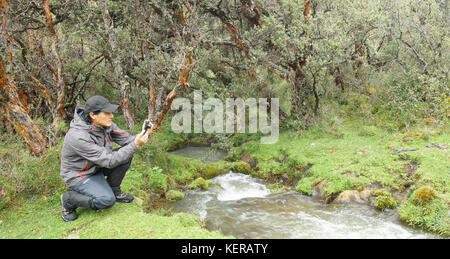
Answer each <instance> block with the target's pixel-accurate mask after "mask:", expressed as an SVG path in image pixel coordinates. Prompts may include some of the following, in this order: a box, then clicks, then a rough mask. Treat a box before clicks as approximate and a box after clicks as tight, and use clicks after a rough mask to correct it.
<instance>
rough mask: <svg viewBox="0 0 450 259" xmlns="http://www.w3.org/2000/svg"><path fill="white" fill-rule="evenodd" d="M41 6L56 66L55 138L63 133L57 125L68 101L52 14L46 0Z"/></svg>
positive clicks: (63, 114) (43, 0)
mask: <svg viewBox="0 0 450 259" xmlns="http://www.w3.org/2000/svg"><path fill="white" fill-rule="evenodd" d="M42 3H43V6H44V13H45V19H46V21H47V27H48V30H49V32H50V38H51V49H52V53H53V60H54V62H53V63H54V65H55V66H56V67H55V68H54V69H53V70H52V72H53V74H54V76H55V80H56V83H55V89H56V102H55V103H54V104H55V106H54V107H52V109H53V110H54V112H53V113H52V117H53V123H52V126H53V131H54V133H55V136H61V135H62V134H63V132H61V129H60V127H58V126H59V124H60V123H61V122H63V121H64V118H65V116H66V113H65V111H64V105H65V103H66V100H67V99H68V96H67V89H66V86H65V84H64V77H63V63H62V61H61V57H60V55H59V50H58V36H57V35H56V31H55V28H54V26H53V20H52V14H51V12H50V7H49V5H48V0H42Z"/></svg>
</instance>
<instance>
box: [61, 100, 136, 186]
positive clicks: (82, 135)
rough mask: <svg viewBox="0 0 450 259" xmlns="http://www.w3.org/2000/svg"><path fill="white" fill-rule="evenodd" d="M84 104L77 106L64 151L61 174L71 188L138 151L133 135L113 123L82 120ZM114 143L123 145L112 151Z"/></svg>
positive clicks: (116, 164)
mask: <svg viewBox="0 0 450 259" xmlns="http://www.w3.org/2000/svg"><path fill="white" fill-rule="evenodd" d="M83 111H84V106H77V107H76V108H75V112H74V119H73V120H72V121H71V122H70V129H69V131H68V132H67V134H66V136H65V138H64V142H63V146H62V150H61V170H60V175H61V177H62V179H63V181H64V183H65V184H66V185H67V186H69V187H71V186H74V185H75V184H76V183H78V182H79V181H80V180H81V179H82V178H83V177H87V176H89V175H93V174H94V173H96V172H97V171H98V170H99V169H100V168H114V167H116V166H118V165H120V164H123V163H124V162H126V161H127V160H128V159H129V158H130V157H131V156H132V155H133V154H134V152H136V151H137V150H138V148H137V147H136V144H134V138H135V137H134V136H130V134H128V133H127V132H125V131H123V130H121V129H119V128H118V127H117V125H116V124H114V123H112V125H111V126H110V127H107V128H104V127H99V126H95V125H91V124H89V123H87V122H85V121H84V120H83V119H82V116H81V114H82V113H83ZM113 142H116V143H117V144H119V145H120V146H122V148H120V149H119V150H118V151H113V149H112V147H113Z"/></svg>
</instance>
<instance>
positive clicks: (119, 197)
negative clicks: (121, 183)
mask: <svg viewBox="0 0 450 259" xmlns="http://www.w3.org/2000/svg"><path fill="white" fill-rule="evenodd" d="M114 195H115V196H116V201H117V202H125V203H129V202H131V201H132V200H133V199H134V197H133V195H130V194H125V193H123V192H122V191H121V190H119V191H118V192H117V193H114Z"/></svg>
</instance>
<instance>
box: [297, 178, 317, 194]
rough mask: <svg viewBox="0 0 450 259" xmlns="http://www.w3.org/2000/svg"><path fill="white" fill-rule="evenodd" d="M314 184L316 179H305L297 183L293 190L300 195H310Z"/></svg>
mask: <svg viewBox="0 0 450 259" xmlns="http://www.w3.org/2000/svg"><path fill="white" fill-rule="evenodd" d="M316 182H317V178H316V177H305V178H303V179H301V180H300V181H298V182H297V186H296V187H295V189H296V190H297V191H298V192H300V193H302V194H306V195H312V189H313V186H314V183H316Z"/></svg>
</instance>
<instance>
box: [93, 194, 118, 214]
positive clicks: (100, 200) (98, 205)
mask: <svg viewBox="0 0 450 259" xmlns="http://www.w3.org/2000/svg"><path fill="white" fill-rule="evenodd" d="M92 203H93V205H94V207H95V209H98V210H100V209H106V208H109V207H111V206H112V205H114V203H116V197H115V196H114V195H108V196H101V197H96V198H94V199H93V200H92Z"/></svg>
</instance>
